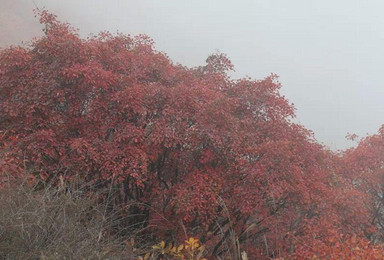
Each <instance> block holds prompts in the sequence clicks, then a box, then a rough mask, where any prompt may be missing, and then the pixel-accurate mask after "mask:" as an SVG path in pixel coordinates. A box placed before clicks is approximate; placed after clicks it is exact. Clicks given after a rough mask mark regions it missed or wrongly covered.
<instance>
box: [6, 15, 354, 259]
mask: <svg viewBox="0 0 384 260" xmlns="http://www.w3.org/2000/svg"><path fill="white" fill-rule="evenodd" d="M40 21H41V23H42V24H43V25H44V26H45V29H44V32H45V36H44V37H42V38H40V39H38V40H36V41H34V42H33V43H32V44H31V47H30V48H23V47H11V48H8V49H5V50H2V51H1V53H0V115H1V116H0V131H1V134H0V136H1V139H0V145H1V151H3V158H2V159H1V161H0V170H1V174H2V175H1V176H2V177H3V178H4V180H3V181H9V180H10V179H12V178H18V177H19V176H20V175H22V174H25V172H26V173H27V175H28V177H29V179H30V181H31V182H41V181H44V182H51V183H57V182H59V181H60V180H61V179H65V180H66V181H71V180H72V179H74V178H79V177H80V178H81V179H82V180H84V181H87V182H90V181H91V182H93V183H94V185H95V186H96V187H102V186H106V185H113V186H114V187H115V188H117V189H119V190H120V193H119V195H118V197H117V198H115V199H116V203H121V204H123V205H129V207H128V213H129V214H132V215H135V216H137V217H135V218H134V219H133V223H131V224H132V226H133V227H135V228H137V227H145V230H146V232H147V233H146V234H154V236H156V237H157V238H159V239H160V238H161V239H165V240H167V239H168V240H173V241H182V240H183V239H184V237H185V235H186V234H185V233H187V235H188V236H191V237H197V238H199V240H200V241H201V242H202V243H204V244H206V245H207V248H208V250H209V252H210V254H211V255H222V254H226V253H228V252H232V257H234V258H236V257H239V253H238V252H239V250H238V249H239V247H240V249H241V250H246V251H247V253H248V255H249V256H250V257H251V258H254V257H260V258H269V257H278V256H284V255H285V256H287V255H291V254H294V252H295V248H296V247H297V244H298V243H301V242H302V241H305V240H308V239H309V238H310V235H311V234H312V232H313V230H311V229H308V228H307V227H308V223H311V222H312V223H316V222H319V223H324V225H328V226H330V227H335V226H337V225H341V223H342V222H343V221H344V220H345V219H348V218H349V219H350V220H351V222H350V225H349V227H351V230H354V228H355V227H356V226H357V225H358V224H357V223H355V222H353V221H355V220H356V218H355V215H353V214H352V213H354V212H353V210H352V209H351V206H352V207H353V205H351V204H348V203H346V204H344V202H345V201H344V200H343V201H341V202H340V201H339V198H340V194H345V192H346V191H351V192H354V190H353V187H352V186H348V185H347V184H345V183H346V182H345V181H344V178H343V176H341V175H339V174H338V173H337V167H338V162H339V161H338V160H337V158H336V157H335V156H334V154H332V153H331V152H329V151H327V150H325V149H324V148H323V147H322V146H321V145H319V144H317V143H316V141H315V140H314V139H313V137H312V134H311V133H310V132H309V131H308V130H306V129H305V128H303V127H302V126H300V125H298V124H296V123H293V122H292V119H293V118H294V116H295V114H294V107H293V105H292V104H290V103H289V102H288V101H287V100H286V99H285V98H284V97H283V96H281V94H280V93H279V89H280V87H281V85H280V83H279V82H278V78H277V76H276V75H270V76H268V77H266V78H265V79H263V80H252V79H250V78H244V79H240V80H232V79H230V78H229V77H228V75H227V73H226V72H227V71H228V70H231V69H233V66H232V64H231V62H230V60H229V59H228V58H227V57H226V56H225V55H224V54H214V55H212V56H210V57H209V58H208V59H207V64H206V65H205V66H202V67H197V68H186V67H183V66H181V65H175V64H173V63H172V62H171V61H170V60H169V58H168V57H167V56H166V55H165V54H164V53H161V52H158V51H156V50H155V49H154V45H153V42H152V40H151V39H149V38H148V37H147V36H144V35H139V36H136V37H131V36H127V35H121V34H120V35H116V36H114V35H111V34H110V33H107V32H103V33H100V34H99V35H97V36H94V37H90V38H87V39H81V38H79V36H78V35H77V32H76V30H75V29H73V28H72V27H71V26H70V25H69V24H66V23H61V22H59V21H58V20H57V19H56V17H55V16H54V15H52V14H50V13H48V12H47V11H42V12H41V13H40ZM335 186H337V187H338V188H335ZM344 198H345V196H344ZM325 199H326V201H325ZM347 200H348V198H347ZM340 212H343V214H339V213H340ZM346 226H347V225H346ZM316 227H317V228H319V230H321V226H316ZM346 230H347V229H346ZM323 234H324V236H319V237H318V238H316V239H320V240H327V238H328V237H327V235H326V233H323ZM314 239H315V238H312V240H314ZM300 241H301V242H300ZM307 242H308V241H307Z"/></svg>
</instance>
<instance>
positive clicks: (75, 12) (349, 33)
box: [0, 0, 384, 150]
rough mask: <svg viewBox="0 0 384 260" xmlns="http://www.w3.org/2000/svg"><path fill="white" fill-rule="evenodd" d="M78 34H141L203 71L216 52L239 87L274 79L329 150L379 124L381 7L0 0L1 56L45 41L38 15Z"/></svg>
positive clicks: (383, 63)
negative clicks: (242, 81) (246, 79)
mask: <svg viewBox="0 0 384 260" xmlns="http://www.w3.org/2000/svg"><path fill="white" fill-rule="evenodd" d="M36 7H38V8H44V7H45V8H46V9H47V10H49V11H50V12H53V13H55V14H56V15H58V17H59V19H61V20H63V21H68V22H70V23H71V24H72V25H73V26H74V27H77V28H79V29H80V34H81V35H82V36H84V37H85V36H87V35H89V34H91V33H93V34H96V33H98V32H99V31H103V30H108V31H110V32H117V31H119V32H122V33H127V34H133V35H134V34H141V33H144V34H147V35H149V36H150V37H152V38H153V39H154V41H155V42H156V48H157V49H158V50H160V51H163V52H165V53H167V54H168V55H169V57H170V58H171V59H172V60H173V61H174V62H177V63H181V64H184V65H187V66H197V65H201V64H204V61H205V59H206V58H207V56H208V55H209V54H211V53H213V52H215V51H216V50H219V51H220V52H223V53H226V54H227V55H228V56H229V57H230V59H231V60H232V63H233V64H234V65H235V69H236V72H235V73H233V75H232V76H234V77H235V78H238V77H243V76H246V75H247V76H250V77H252V78H256V79H261V78H264V77H266V76H268V75H269V74H270V73H276V74H278V75H279V76H280V81H281V83H282V85H283V87H282V93H283V94H284V95H285V96H286V97H287V98H288V99H289V100H290V101H291V102H293V103H294V105H295V107H296V109H297V112H296V113H297V120H298V121H299V122H300V123H302V124H303V125H304V126H306V127H307V128H309V129H311V130H313V132H314V133H315V136H316V139H317V140H318V141H319V142H322V143H324V144H325V145H327V146H328V147H330V148H331V149H333V150H337V149H346V148H348V147H350V146H352V145H354V143H353V142H351V141H348V140H346V139H345V136H346V134H347V133H356V134H357V135H359V136H361V137H362V136H365V135H366V134H367V133H369V134H372V133H375V132H376V131H377V130H378V129H379V127H380V125H381V124H382V123H383V122H384V120H383V119H384V118H383V115H384V102H383V100H384V88H383V85H384V79H383V77H382V76H381V69H382V68H383V67H384V45H383V44H382V40H383V38H384V28H383V27H382V24H383V23H384V17H383V16H382V14H381V10H382V9H383V8H384V3H382V2H381V1H380V2H379V1H369V2H368V1H356V0H350V1H346V0H340V1H337V2H335V1H330V0H324V1H313V0H308V1H295V0H294V1H283V0H261V1H251V0H242V1H236V2H235V1H218V0H214V1H203V0H195V1H185V0H184V1H180V0H178V1H176V0H164V1H155V0H146V1H143V0H125V1H118V0H113V1H108V2H107V1H101V0H93V1H89V0H83V1H75V0H68V1H58V0H35V1H29V0H19V1H10V0H0V46H2V47H5V46H9V45H11V44H20V43H21V42H22V41H28V40H30V39H31V38H32V37H34V36H38V35H40V34H41V27H40V25H39V24H38V21H37V19H36V18H34V14H33V11H32V10H33V9H34V8H36Z"/></svg>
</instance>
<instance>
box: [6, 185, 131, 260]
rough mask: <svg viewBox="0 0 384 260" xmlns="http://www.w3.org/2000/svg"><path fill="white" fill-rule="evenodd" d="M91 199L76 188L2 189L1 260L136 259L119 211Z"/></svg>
mask: <svg viewBox="0 0 384 260" xmlns="http://www.w3.org/2000/svg"><path fill="white" fill-rule="evenodd" d="M104 192H105V191H104ZM91 194H93V195H92V196H91V195H90V193H89V190H88V192H87V191H85V189H84V188H79V187H76V186H75V185H73V186H72V187H64V186H60V187H59V188H57V187H53V186H44V187H41V186H40V188H39V189H37V187H30V186H28V185H25V184H18V185H12V186H9V187H5V188H2V189H1V190H0V259H135V258H136V257H135V256H134V250H135V249H134V246H133V234H130V233H129V232H128V231H129V230H125V229H126V228H127V226H126V223H125V222H124V217H122V214H121V213H122V212H121V208H120V209H117V208H118V207H113V206H111V205H110V204H109V203H108V201H109V198H108V197H107V198H106V199H104V200H100V199H99V197H100V193H93V192H92V193H91ZM104 194H105V193H104ZM112 194H113V191H112V189H110V190H108V191H107V195H108V196H111V197H112ZM124 231H125V232H124Z"/></svg>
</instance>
